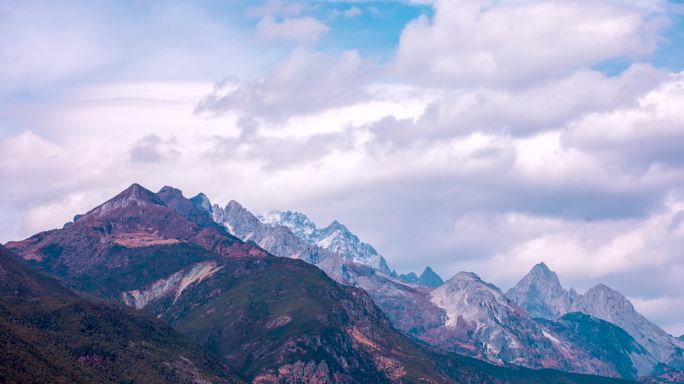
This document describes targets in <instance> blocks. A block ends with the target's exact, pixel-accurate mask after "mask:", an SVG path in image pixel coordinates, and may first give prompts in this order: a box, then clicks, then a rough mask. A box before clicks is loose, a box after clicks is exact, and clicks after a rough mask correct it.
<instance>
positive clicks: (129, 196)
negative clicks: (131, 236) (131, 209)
mask: <svg viewBox="0 0 684 384" xmlns="http://www.w3.org/2000/svg"><path fill="white" fill-rule="evenodd" d="M129 205H137V206H146V205H164V202H163V201H162V200H161V199H160V198H159V197H158V196H157V195H155V194H154V192H152V191H150V190H148V189H146V188H145V187H143V186H141V185H140V184H138V183H133V184H132V185H131V186H130V187H128V188H126V189H125V190H123V191H122V192H121V193H119V194H118V195H116V196H114V197H113V198H111V199H110V200H108V201H107V202H105V203H104V204H102V205H100V206H98V207H96V208H94V209H93V210H91V211H90V212H88V213H87V214H86V215H91V214H95V215H103V214H105V213H107V212H110V211H112V210H115V209H120V208H125V207H127V206H129ZM79 219H80V218H79Z"/></svg>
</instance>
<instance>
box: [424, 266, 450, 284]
mask: <svg viewBox="0 0 684 384" xmlns="http://www.w3.org/2000/svg"><path fill="white" fill-rule="evenodd" d="M418 284H420V285H423V286H426V287H430V288H437V287H439V286H441V285H442V284H444V280H442V278H441V277H440V276H439V275H438V274H437V273H436V272H435V271H433V270H432V268H430V267H429V266H428V267H425V270H424V271H423V273H421V274H420V277H419V278H418Z"/></svg>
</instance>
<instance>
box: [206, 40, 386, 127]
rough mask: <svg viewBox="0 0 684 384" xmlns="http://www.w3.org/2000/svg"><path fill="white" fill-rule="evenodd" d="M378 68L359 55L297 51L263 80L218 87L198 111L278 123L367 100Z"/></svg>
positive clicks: (344, 52)
mask: <svg viewBox="0 0 684 384" xmlns="http://www.w3.org/2000/svg"><path fill="white" fill-rule="evenodd" d="M378 69H379V68H378V65H377V64H375V63H374V62H372V61H367V60H364V59H363V58H361V56H360V55H359V53H358V52H357V51H342V52H339V53H319V52H315V51H311V50H308V49H297V50H295V51H294V52H292V54H291V55H290V56H289V57H288V58H287V59H286V60H285V61H284V62H283V63H281V64H280V65H279V66H278V67H276V68H275V69H274V70H273V71H271V72H270V73H269V74H268V75H266V76H265V77H264V78H262V79H259V80H256V81H251V82H238V83H237V84H236V83H234V82H230V81H224V82H219V83H217V84H216V86H215V87H214V91H213V92H212V93H211V94H209V95H207V96H206V97H204V98H203V99H202V101H200V103H199V105H198V106H197V111H198V112H209V113H214V114H225V113H229V112H232V113H237V114H240V115H247V116H252V117H264V118H275V119H282V118H287V117H291V116H297V115H302V114H307V113H312V112H317V111H321V110H324V109H327V108H332V107H339V106H345V105H349V104H354V103H359V102H362V101H364V100H365V99H367V95H368V94H367V91H366V86H367V85H368V82H369V80H370V79H372V78H374V77H375V74H376V73H377V71H378Z"/></svg>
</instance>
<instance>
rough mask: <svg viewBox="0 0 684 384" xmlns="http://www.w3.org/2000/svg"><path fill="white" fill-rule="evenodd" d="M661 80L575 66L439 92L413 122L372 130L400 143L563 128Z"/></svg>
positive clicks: (630, 99) (660, 75)
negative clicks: (528, 81) (510, 84)
mask: <svg viewBox="0 0 684 384" xmlns="http://www.w3.org/2000/svg"><path fill="white" fill-rule="evenodd" d="M666 79H667V75H666V73H664V72H662V71H658V70H656V69H655V68H653V67H651V66H649V65H641V64H637V65H633V66H632V67H630V68H629V69H627V70H626V71H624V72H623V73H622V74H621V75H620V76H616V77H608V76H606V75H605V74H603V73H601V72H598V71H593V70H578V71H576V72H573V73H571V74H569V75H568V76H565V77H562V78H559V79H556V80H554V81H548V82H545V83H542V84H536V85H534V86H530V87H525V88H517V89H502V88H474V89H469V88H466V89H458V90H455V91H448V92H444V93H443V94H442V95H441V97H438V98H437V99H436V100H434V101H433V102H431V103H430V104H429V105H428V106H427V110H426V113H425V114H424V115H423V116H422V117H421V118H420V119H419V120H417V121H416V122H414V123H407V122H399V124H395V126H394V127H392V126H391V124H390V122H388V121H384V122H380V123H379V124H378V127H377V129H375V131H376V133H377V135H378V139H380V140H383V141H390V142H394V143H397V144H399V145H401V143H402V142H413V141H415V140H440V139H444V138H450V137H455V136H461V135H467V134H469V133H472V132H484V133H493V134H503V135H511V136H530V135H534V134H536V133H539V132H544V131H551V130H558V129H562V128H563V127H564V126H565V125H566V124H567V123H569V122H571V121H573V120H574V119H576V118H577V117H578V116H582V115H584V114H587V113H590V112H597V111H604V110H612V109H614V108H618V107H621V106H631V105H633V104H634V103H635V100H636V99H637V98H638V97H639V96H642V95H644V94H645V93H647V92H649V91H650V90H651V89H652V88H653V87H654V86H656V85H657V84H660V83H661V82H663V81H665V80H666Z"/></svg>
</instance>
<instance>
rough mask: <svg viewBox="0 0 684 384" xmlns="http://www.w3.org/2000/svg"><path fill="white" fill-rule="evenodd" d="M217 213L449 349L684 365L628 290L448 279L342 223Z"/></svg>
mask: <svg viewBox="0 0 684 384" xmlns="http://www.w3.org/2000/svg"><path fill="white" fill-rule="evenodd" d="M212 212H213V216H214V219H215V221H216V222H217V223H221V224H223V225H225V226H226V228H227V229H228V230H229V231H230V232H231V233H233V234H234V235H236V236H237V237H240V238H241V239H243V240H252V241H254V242H256V243H257V244H259V245H260V246H262V247H263V248H264V249H266V250H267V251H269V252H271V253H272V254H274V255H276V256H281V257H290V258H300V259H302V260H305V261H307V262H309V263H312V264H314V265H317V266H318V267H319V268H321V269H322V270H324V271H325V272H326V273H328V275H329V276H330V277H332V278H333V279H335V280H337V281H338V282H340V283H342V284H346V285H351V286H356V287H360V288H362V289H364V290H365V291H366V292H368V294H369V295H370V296H371V297H372V298H373V300H374V301H375V303H376V304H377V305H378V306H379V307H380V308H381V309H382V310H383V311H384V312H385V313H386V314H387V315H388V317H389V318H390V320H391V321H392V323H393V325H394V326H395V327H397V328H398V329H400V330H401V331H403V332H404V333H405V334H407V335H410V336H412V337H414V338H416V339H419V340H421V341H423V342H426V343H428V344H429V345H432V346H434V347H438V348H440V349H443V350H448V351H452V352H456V353H460V354H465V355H469V356H473V357H476V358H479V359H483V360H486V361H490V362H493V363H496V364H516V365H522V366H526V367H531V368H555V369H563V370H567V371H572V372H582V373H591V374H600V375H606V376H613V377H622V378H630V379H635V378H639V377H653V376H658V375H661V374H662V373H663V372H669V371H671V370H682V369H683V368H684V367H683V366H682V353H683V350H684V344H682V342H681V340H680V339H676V338H674V337H672V336H670V335H668V334H667V333H666V332H664V331H663V330H662V329H660V328H659V327H658V326H657V325H655V324H653V323H652V322H650V321H648V320H647V319H646V318H645V317H643V316H642V315H640V314H639V313H638V312H636V310H635V309H634V307H633V306H632V304H631V303H630V302H629V301H628V300H627V299H626V298H625V297H624V296H622V295H621V294H619V293H618V292H616V291H614V290H612V289H610V288H608V287H607V286H605V285H601V284H599V285H597V286H596V287H594V288H592V289H590V290H588V291H587V292H586V293H585V294H584V295H580V294H578V293H577V292H575V291H574V290H566V289H564V288H563V287H562V286H561V284H560V281H559V279H558V277H557V276H556V274H555V273H554V272H553V271H551V270H550V269H549V268H548V267H547V266H546V265H545V264H544V263H540V264H539V265H537V266H535V267H533V268H532V270H531V271H530V272H529V273H528V274H527V275H526V276H525V277H524V278H523V279H522V280H521V281H520V282H519V283H518V284H517V285H516V286H515V287H514V288H513V289H511V290H509V291H508V292H506V293H503V292H502V291H501V290H500V289H499V288H497V287H496V286H494V285H492V284H489V283H487V282H485V281H483V280H482V279H481V278H480V277H478V276H477V275H475V274H473V273H466V272H462V273H459V274H457V275H455V276H454V277H452V278H451V279H449V280H447V282H446V283H443V282H442V279H441V278H440V277H439V276H438V275H437V274H436V273H434V271H432V269H431V268H429V267H427V268H426V270H425V272H423V274H422V275H421V276H420V277H418V276H417V275H416V274H415V273H409V274H403V275H398V274H397V273H396V272H393V271H392V272H390V271H391V270H390V268H389V266H388V265H387V262H386V261H385V259H384V258H383V257H381V256H379V254H378V253H377V251H375V250H374V249H373V247H372V246H370V245H368V244H366V243H364V242H362V241H361V240H360V239H359V238H358V237H357V236H356V235H354V234H352V233H351V232H350V231H349V230H348V229H347V227H345V226H344V225H342V224H340V223H339V222H337V221H334V222H333V223H332V224H330V225H329V226H328V227H325V228H324V229H318V227H317V226H316V225H315V224H314V223H313V222H312V221H311V220H310V219H309V218H308V217H307V216H306V215H304V214H302V213H299V212H291V211H285V212H281V211H272V212H267V213H264V214H253V213H251V212H249V211H248V210H247V209H245V208H244V207H242V206H241V205H240V204H239V203H237V202H235V201H231V202H230V203H229V204H228V205H227V206H226V207H225V208H223V209H222V208H220V207H219V206H218V205H214V206H213V208H212ZM246 223H249V225H245V224H246ZM331 234H332V235H331ZM326 239H334V241H330V240H326ZM331 244H334V246H331ZM359 249H363V250H368V251H366V252H359Z"/></svg>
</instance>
